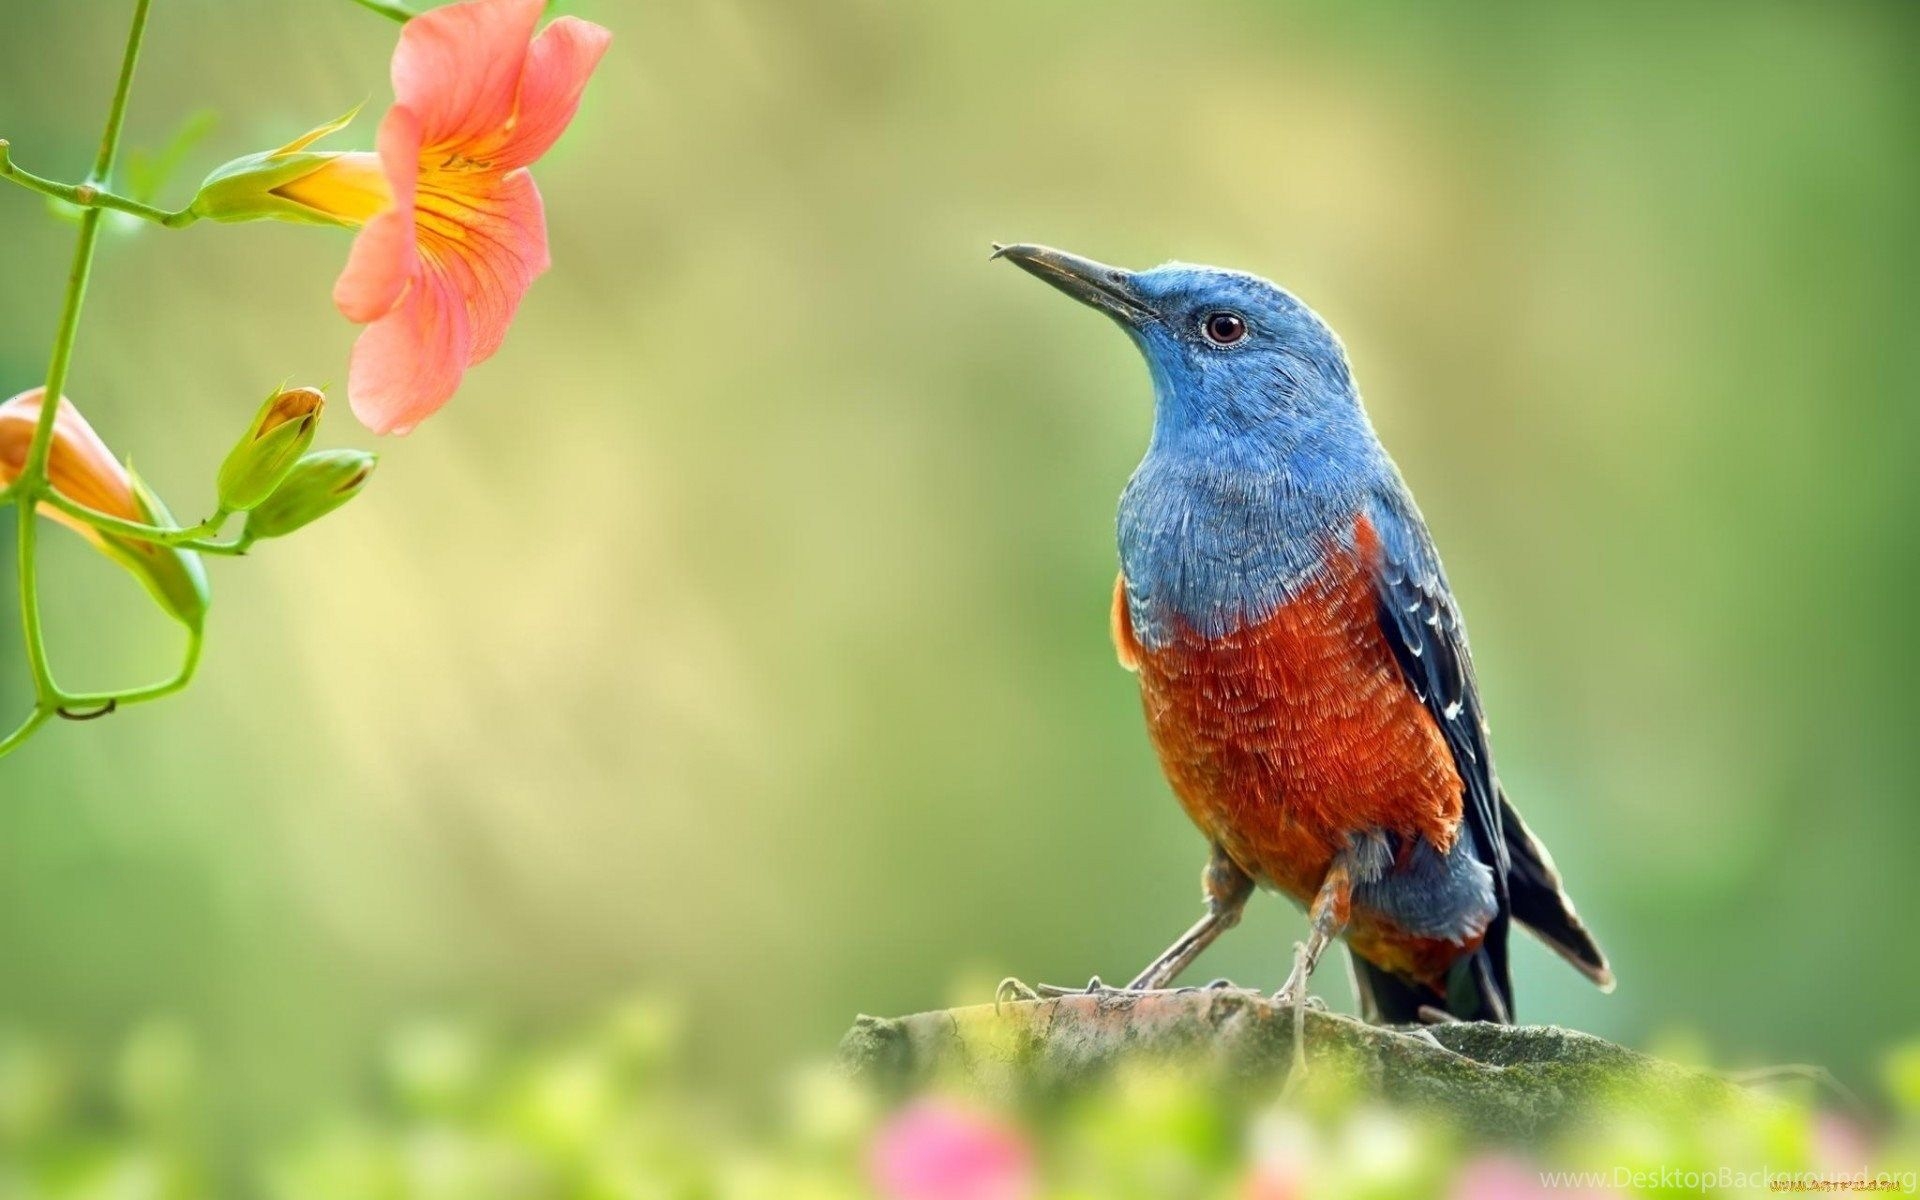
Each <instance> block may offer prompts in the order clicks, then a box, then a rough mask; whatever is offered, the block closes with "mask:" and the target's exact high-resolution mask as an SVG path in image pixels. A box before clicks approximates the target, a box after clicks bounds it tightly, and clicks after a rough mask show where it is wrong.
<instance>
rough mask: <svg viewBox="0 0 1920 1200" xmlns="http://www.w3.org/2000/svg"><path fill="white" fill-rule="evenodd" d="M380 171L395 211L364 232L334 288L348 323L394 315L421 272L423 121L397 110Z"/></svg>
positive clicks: (388, 123) (386, 128)
mask: <svg viewBox="0 0 1920 1200" xmlns="http://www.w3.org/2000/svg"><path fill="white" fill-rule="evenodd" d="M380 165H381V166H382V168H384V170H385V172H386V176H387V186H388V187H389V188H391V189H392V190H393V207H392V208H390V209H388V210H387V211H386V212H383V213H380V214H378V215H377V216H375V217H374V218H373V219H372V220H370V221H368V222H367V224H366V226H365V227H364V228H362V229H361V230H360V234H359V236H358V237H356V238H355V239H354V241H353V250H352V251H351V252H350V253H349V254H348V255H347V265H346V267H345V269H343V270H342V271H341V272H340V278H339V279H338V280H337V281H336V282H335V283H334V285H333V303H334V305H335V306H336V307H338V308H339V310H340V312H341V313H342V314H343V315H344V316H345V317H346V318H347V320H349V321H355V322H358V323H360V324H363V325H364V324H365V323H367V322H368V321H376V320H379V319H380V318H381V317H383V316H385V315H386V314H387V313H389V312H391V311H393V306H394V305H396V304H398V303H399V302H400V296H401V293H402V292H404V291H405V290H406V287H407V282H408V281H409V280H411V279H412V278H413V277H414V275H415V274H416V273H417V272H418V271H419V269H420V256H419V252H418V250H417V249H416V248H415V244H414V227H413V204H414V195H415V189H416V183H417V180H418V178H419V175H420V121H419V119H418V118H417V117H415V116H414V115H413V113H412V112H411V111H410V110H408V109H405V108H399V107H396V108H394V109H393V110H392V111H390V112H388V113H387V115H386V118H385V119H384V120H382V121H381V122H380Z"/></svg>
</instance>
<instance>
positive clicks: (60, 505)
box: [40, 487, 227, 546]
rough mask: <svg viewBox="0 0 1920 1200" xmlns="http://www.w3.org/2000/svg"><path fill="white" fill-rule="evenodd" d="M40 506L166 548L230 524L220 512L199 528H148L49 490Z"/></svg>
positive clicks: (186, 543)
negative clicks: (42, 505) (54, 509)
mask: <svg viewBox="0 0 1920 1200" xmlns="http://www.w3.org/2000/svg"><path fill="white" fill-rule="evenodd" d="M40 503H42V504H44V505H46V506H47V507H48V508H56V509H59V510H60V511H61V512H63V513H66V514H67V515H68V516H70V517H72V518H73V519H74V520H76V521H84V522H86V523H87V524H88V525H91V526H93V527H94V528H95V529H98V530H99V531H100V532H102V533H111V534H114V535H116V536H118V537H123V538H132V539H133V540H134V541H137V542H154V543H157V544H158V545H162V546H187V545H190V544H191V543H193V542H197V541H199V540H200V539H201V538H204V537H207V536H209V535H211V534H216V533H219V532H220V527H221V526H222V525H224V524H226V518H227V514H226V513H217V514H215V515H214V516H211V517H208V518H207V519H206V520H204V521H202V522H200V523H199V524H198V525H189V526H185V527H172V526H166V525H147V524H144V523H142V522H140V521H129V520H126V519H125V518H123V517H116V516H113V515H112V514H111V513H103V512H101V511H100V510H99V509H97V508H88V507H87V506H86V505H84V504H81V503H80V502H79V501H77V500H69V499H67V497H66V496H64V495H62V494H61V493H60V492H59V491H56V490H55V489H53V488H51V487H49V488H48V489H47V490H46V492H45V493H44V494H43V495H42V496H41V497H40Z"/></svg>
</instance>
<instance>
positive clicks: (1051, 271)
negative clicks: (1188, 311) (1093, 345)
mask: <svg viewBox="0 0 1920 1200" xmlns="http://www.w3.org/2000/svg"><path fill="white" fill-rule="evenodd" d="M993 257H995V258H1004V259H1007V260H1008V261H1010V262H1012V263H1013V264H1014V265H1015V266H1017V267H1019V268H1020V269H1021V270H1022V271H1025V272H1026V273H1027V274H1029V275H1034V276H1038V277H1039V278H1041V279H1044V280H1046V281H1047V282H1048V283H1050V284H1052V285H1053V286H1054V287H1057V288H1059V289H1060V290H1061V291H1063V292H1065V293H1066V294H1067V295H1069V296H1072V297H1073V298H1074V299H1075V300H1078V301H1080V303H1082V304H1086V305H1090V306H1092V307H1094V308H1097V309H1099V310H1100V311H1101V312H1103V313H1106V314H1107V315H1108V316H1110V317H1113V318H1114V319H1115V320H1117V321H1119V322H1120V323H1121V324H1123V325H1130V326H1134V327H1136V328H1137V327H1139V326H1142V325H1145V324H1147V323H1149V322H1151V321H1157V320H1159V319H1160V314H1159V313H1158V312H1155V311H1154V308H1153V305H1152V304H1150V303H1148V301H1147V298H1146V297H1145V296H1143V295H1142V294H1141V293H1140V288H1139V285H1138V284H1136V283H1135V282H1134V278H1133V272H1131V271H1123V270H1121V269H1120V268H1119V267H1109V266H1107V265H1106V264H1105V263H1097V262H1094V261H1093V260H1092V259H1090V258H1081V257H1080V256H1079V255H1077V254H1068V253H1067V252H1066V251H1064V250H1055V249H1053V248H1051V247H1048V246H1034V245H1029V244H1027V243H1024V242H1022V243H1019V244H1016V245H1012V246H1002V245H1000V244H999V243H997V242H996V243H995V244H994V247H993Z"/></svg>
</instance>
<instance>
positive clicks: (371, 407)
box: [347, 267, 473, 433]
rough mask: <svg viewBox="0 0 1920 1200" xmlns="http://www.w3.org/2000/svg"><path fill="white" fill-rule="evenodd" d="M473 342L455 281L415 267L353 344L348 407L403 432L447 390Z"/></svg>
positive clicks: (374, 424)
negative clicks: (403, 288)
mask: <svg viewBox="0 0 1920 1200" xmlns="http://www.w3.org/2000/svg"><path fill="white" fill-rule="evenodd" d="M472 345H473V335H472V332H471V330H470V328H469V326H468V322H467V309H466V304H465V302H464V301H463V300H462V298H461V296H460V294H459V291H458V289H457V288H456V287H455V286H454V285H453V283H452V282H451V281H450V280H448V279H447V277H446V275H445V274H444V273H442V272H440V271H439V270H437V269H433V268H431V267H429V268H428V269H424V270H422V271H420V272H419V273H418V274H416V275H415V276H414V279H413V282H412V285H411V286H410V287H409V288H408V289H407V293H406V295H405V296H404V297H402V298H401V301H400V303H399V305H398V306H397V307H395V308H394V310H393V311H392V312H390V313H388V314H387V315H385V316H383V317H381V318H380V319H379V320H377V321H375V322H374V323H373V324H371V325H369V326H367V328H366V329H365V330H364V331H363V332H362V333H361V334H360V338H359V340H358V341H356V342H354V344H353V358H352V361H351V363H350V365H349V366H348V368H347V398H348V400H349V401H350V402H351V403H352V405H353V415H354V416H356V417H359V418H360V422H361V424H363V425H365V426H366V427H367V428H369V429H371V430H373V431H374V432H375V433H406V432H408V431H409V430H411V429H412V428H413V427H414V426H415V425H418V424H419V423H420V422H421V421H423V420H425V419H426V418H427V417H429V416H431V415H433V413H434V412H435V411H437V410H438V409H439V408H440V406H441V405H443V404H445V403H446V402H447V401H448V400H449V399H451V398H452V396H453V393H454V391H455V390H456V389H457V388H459V386H460V378H461V376H462V375H464V374H465V373H466V369H467V360H468V355H469V354H470V352H471V349H472Z"/></svg>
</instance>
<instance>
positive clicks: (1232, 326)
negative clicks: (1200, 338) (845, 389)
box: [1200, 312, 1247, 346]
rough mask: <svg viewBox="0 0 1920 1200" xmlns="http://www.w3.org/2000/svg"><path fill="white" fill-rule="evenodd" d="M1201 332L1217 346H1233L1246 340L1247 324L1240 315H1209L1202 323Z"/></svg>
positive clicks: (1220, 313) (1221, 313)
mask: <svg viewBox="0 0 1920 1200" xmlns="http://www.w3.org/2000/svg"><path fill="white" fill-rule="evenodd" d="M1200 332H1202V333H1204V334H1206V335H1207V340H1208V341H1210V342H1212V343H1213V344H1214V345H1216V346H1232V345H1235V344H1237V343H1239V342H1242V341H1245V340H1246V337H1247V322H1246V320H1245V319H1244V318H1243V317H1241V315H1240V314H1239V313H1230V312H1213V313H1208V314H1207V315H1206V317H1205V318H1204V319H1202V320H1201V322H1200Z"/></svg>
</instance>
